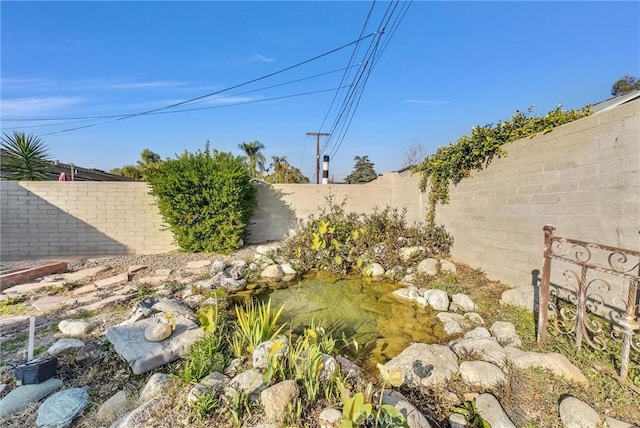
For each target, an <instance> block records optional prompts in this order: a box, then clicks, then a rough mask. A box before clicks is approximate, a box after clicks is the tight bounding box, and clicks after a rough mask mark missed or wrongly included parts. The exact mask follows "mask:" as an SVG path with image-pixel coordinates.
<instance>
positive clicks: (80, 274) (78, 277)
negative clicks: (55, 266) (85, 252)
mask: <svg viewBox="0 0 640 428" xmlns="http://www.w3.org/2000/svg"><path fill="white" fill-rule="evenodd" d="M109 269H111V268H110V267H109V266H96V267H93V268H88V269H82V270H79V271H77V272H71V273H65V274H64V275H62V276H63V277H64V279H65V281H67V282H77V281H82V280H83V279H86V278H90V277H93V276H95V275H97V274H99V273H102V272H104V271H106V270H109Z"/></svg>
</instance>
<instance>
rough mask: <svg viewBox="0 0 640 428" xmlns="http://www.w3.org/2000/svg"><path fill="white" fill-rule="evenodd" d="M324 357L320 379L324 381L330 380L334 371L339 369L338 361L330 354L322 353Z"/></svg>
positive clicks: (321, 356)
mask: <svg viewBox="0 0 640 428" xmlns="http://www.w3.org/2000/svg"><path fill="white" fill-rule="evenodd" d="M320 358H322V370H321V371H320V379H321V380H323V381H329V380H330V379H331V376H332V375H333V373H335V371H336V370H338V362H337V361H336V359H335V358H334V357H333V355H329V354H324V353H323V354H321V355H320Z"/></svg>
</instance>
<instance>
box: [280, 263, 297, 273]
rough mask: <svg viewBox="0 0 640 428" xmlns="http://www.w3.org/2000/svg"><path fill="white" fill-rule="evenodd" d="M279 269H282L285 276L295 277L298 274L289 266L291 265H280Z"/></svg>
mask: <svg viewBox="0 0 640 428" xmlns="http://www.w3.org/2000/svg"><path fill="white" fill-rule="evenodd" d="M280 269H282V273H283V274H284V275H285V276H287V275H294V276H295V275H297V274H298V272H297V271H296V270H295V269H294V268H293V266H291V263H280Z"/></svg>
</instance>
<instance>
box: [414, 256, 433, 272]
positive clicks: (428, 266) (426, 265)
mask: <svg viewBox="0 0 640 428" xmlns="http://www.w3.org/2000/svg"><path fill="white" fill-rule="evenodd" d="M417 270H418V273H420V274H423V275H436V274H437V273H438V261H437V260H436V259H434V258H428V259H424V260H422V261H421V262H420V263H418V267H417Z"/></svg>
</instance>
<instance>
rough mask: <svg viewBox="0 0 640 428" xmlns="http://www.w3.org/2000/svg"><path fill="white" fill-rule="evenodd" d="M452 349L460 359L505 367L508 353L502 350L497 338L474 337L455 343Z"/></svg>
mask: <svg viewBox="0 0 640 428" xmlns="http://www.w3.org/2000/svg"><path fill="white" fill-rule="evenodd" d="M450 346H451V349H453V351H454V352H455V353H456V354H457V355H458V357H460V358H473V359H479V360H483V361H488V362H490V363H494V364H496V365H497V366H498V367H504V366H505V361H506V360H507V353H506V352H505V351H504V349H502V346H500V344H499V343H498V341H497V340H496V339H495V337H488V338H485V337H472V338H462V339H458V340H456V341H454V342H453V343H452V344H451V345H450Z"/></svg>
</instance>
